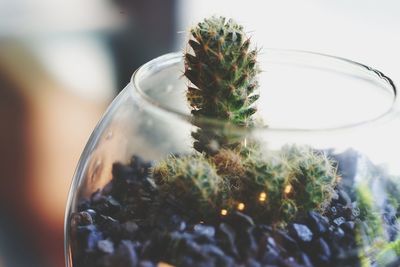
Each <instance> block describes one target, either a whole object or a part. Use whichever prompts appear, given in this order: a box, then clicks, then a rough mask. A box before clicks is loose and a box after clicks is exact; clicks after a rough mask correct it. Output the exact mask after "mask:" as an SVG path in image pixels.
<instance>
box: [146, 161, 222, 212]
mask: <svg viewBox="0 0 400 267" xmlns="http://www.w3.org/2000/svg"><path fill="white" fill-rule="evenodd" d="M152 172H153V178H154V181H155V183H156V185H157V186H158V188H159V192H160V197H161V201H168V200H169V199H171V198H174V201H176V202H178V203H179V205H182V206H183V208H184V210H187V211H190V212H193V211H194V212H195V213H196V216H195V217H196V219H199V220H204V218H206V217H208V216H211V217H212V216H214V214H215V211H216V210H217V207H218V206H219V205H220V203H221V198H222V197H223V195H224V191H225V185H224V180H223V178H221V177H220V176H219V175H218V174H217V170H216V168H215V166H214V165H212V164H211V163H210V162H209V161H208V160H207V159H206V158H205V157H204V155H202V154H196V155H190V156H184V157H174V156H170V157H169V158H167V159H166V160H164V161H161V162H159V163H158V164H157V165H156V166H155V167H154V168H153V171H152Z"/></svg>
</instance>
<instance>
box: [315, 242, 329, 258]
mask: <svg viewBox="0 0 400 267" xmlns="http://www.w3.org/2000/svg"><path fill="white" fill-rule="evenodd" d="M313 246H314V248H315V250H316V252H317V253H318V254H319V255H320V256H323V257H324V258H326V259H327V261H329V259H330V258H331V256H332V253H331V249H330V248H329V245H328V243H326V241H325V240H324V239H323V238H318V239H317V240H316V241H315V242H314V244H313Z"/></svg>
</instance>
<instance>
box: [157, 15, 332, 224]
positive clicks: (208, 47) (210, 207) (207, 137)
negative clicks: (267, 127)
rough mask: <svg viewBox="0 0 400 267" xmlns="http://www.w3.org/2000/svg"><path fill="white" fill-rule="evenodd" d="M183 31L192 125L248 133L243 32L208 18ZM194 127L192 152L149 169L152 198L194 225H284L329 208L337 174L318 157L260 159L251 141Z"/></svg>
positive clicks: (250, 109)
mask: <svg viewBox="0 0 400 267" xmlns="http://www.w3.org/2000/svg"><path fill="white" fill-rule="evenodd" d="M190 33H191V37H192V38H191V39H190V40H189V46H190V48H191V50H193V51H189V52H187V53H185V55H184V58H185V73H184V74H185V76H186V77H187V78H188V80H189V81H190V83H191V84H190V85H189V87H188V90H187V100H188V102H189V105H190V107H191V108H192V111H191V113H192V115H193V117H194V121H195V122H198V121H203V118H207V119H211V121H213V120H214V121H215V120H217V121H219V122H221V121H222V122H224V123H223V124H224V125H225V124H230V125H234V127H239V128H240V127H243V128H250V127H252V126H253V125H254V124H255V120H254V118H253V116H252V115H253V114H254V113H255V112H256V108H255V106H254V103H255V101H256V100H257V99H258V97H259V95H258V94H257V93H256V89H257V87H258V84H257V80H256V78H257V77H256V76H257V74H258V73H259V72H260V70H259V67H258V64H257V61H256V56H257V50H256V49H251V48H250V38H248V37H246V34H245V32H244V30H243V27H242V26H240V25H238V24H237V23H235V22H234V21H232V20H226V19H225V18H223V17H212V18H210V19H206V20H204V21H203V22H200V23H199V24H198V25H197V26H196V27H194V28H193V29H192V30H191V31H190ZM217 124H218V123H217ZM197 126H199V127H198V129H197V131H195V132H193V133H192V136H193V138H194V139H195V140H194V149H195V150H197V151H196V152H194V153H193V154H191V155H186V156H181V157H173V156H171V157H169V158H167V159H165V160H162V161H160V162H158V164H156V166H155V167H154V168H153V178H154V181H155V183H156V184H157V185H158V187H159V190H160V193H159V195H160V197H161V198H162V199H164V200H165V201H168V198H171V196H173V197H174V199H175V200H177V201H179V202H180V205H181V206H182V207H184V209H185V210H190V211H193V210H195V211H196V216H195V218H194V219H196V220H202V221H207V220H208V219H209V218H216V217H217V216H225V215H227V214H228V213H229V212H231V211H232V210H233V209H238V210H241V211H243V212H246V213H248V214H251V215H252V216H253V218H255V219H260V220H262V221H263V222H271V223H273V224H285V223H286V222H288V221H290V220H291V219H293V218H294V216H296V214H297V213H298V212H302V211H307V210H315V209H319V210H321V211H322V210H323V209H324V208H325V207H326V206H327V205H328V204H329V202H330V200H331V198H332V195H333V191H334V187H335V185H336V183H337V180H338V176H337V174H336V168H335V167H334V163H333V162H331V160H329V159H328V158H327V157H326V156H325V155H324V154H323V153H321V152H316V151H314V150H313V149H311V148H310V147H305V146H304V147H301V146H295V145H288V146H286V147H284V148H282V149H281V150H279V151H269V152H268V155H264V154H263V153H262V151H263V149H262V148H261V145H260V144H259V143H258V142H257V141H254V140H253V141H251V142H250V141H249V140H245V138H244V137H243V136H242V137H241V136H240V135H239V138H238V136H235V135H233V134H230V132H229V131H224V127H220V128H218V127H208V126H206V125H203V124H197ZM161 201H163V200H161Z"/></svg>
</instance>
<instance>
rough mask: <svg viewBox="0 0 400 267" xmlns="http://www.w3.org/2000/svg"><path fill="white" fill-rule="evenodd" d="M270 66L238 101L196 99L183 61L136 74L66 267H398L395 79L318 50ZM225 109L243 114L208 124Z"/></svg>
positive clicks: (82, 201) (97, 134)
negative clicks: (254, 87) (251, 90)
mask: <svg viewBox="0 0 400 267" xmlns="http://www.w3.org/2000/svg"><path fill="white" fill-rule="evenodd" d="M263 56H264V58H265V60H264V61H262V70H263V71H262V73H261V74H260V79H259V85H260V86H259V92H258V93H257V94H256V93H252V94H249V95H248V98H247V99H246V100H245V101H242V102H241V103H239V104H238V103H236V102H234V101H233V100H232V101H233V102H232V101H231V102H226V101H222V102H218V101H219V99H218V97H221V96H217V97H215V96H214V95H206V96H205V95H201V94H199V92H198V91H193V90H196V89H195V88H193V87H192V85H191V84H188V81H187V79H186V78H185V77H184V75H183V73H185V75H186V76H190V75H188V73H187V71H188V59H187V56H185V59H184V57H182V55H181V54H180V53H175V54H168V55H164V56H161V57H159V58H157V59H154V60H152V61H150V62H149V63H147V64H145V65H144V66H142V67H141V68H139V69H138V70H137V71H136V72H135V74H134V75H133V77H132V80H131V81H130V83H129V84H128V85H127V87H126V88H125V89H124V90H123V91H122V92H121V93H120V94H119V96H118V97H117V98H116V99H115V100H114V102H113V103H112V104H111V106H110V107H109V108H108V110H107V112H106V113H105V115H104V117H103V118H102V119H101V121H100V122H99V124H98V126H97V127H96V129H95V130H94V132H93V134H92V136H91V137H90V140H89V142H88V144H87V146H86V148H85V150H84V152H83V154H82V157H81V160H80V162H79V164H78V167H77V170H76V174H75V177H74V180H73V184H72V187H71V191H70V195H69V201H68V207H67V213H66V231H65V252H66V265H67V266H68V267H82V266H85V267H91V266H102V267H106V266H113V267H123V266H124V267H125V266H140V267H144V266H305V267H310V266H399V265H400V236H399V230H400V228H399V222H398V219H397V217H398V214H399V211H400V205H399V203H400V178H399V177H400V176H399V174H400V171H399V168H398V163H399V161H398V160H399V159H398V156H397V153H396V152H397V150H396V149H395V141H396V140H394V139H393V137H394V136H393V134H392V129H393V127H394V125H395V123H396V122H395V119H396V116H398V112H399V106H398V100H397V98H396V94H397V93H396V89H395V86H394V85H393V83H392V81H391V80H390V79H389V78H388V77H386V76H385V75H383V74H382V73H381V72H379V71H376V70H374V69H372V68H369V67H367V66H365V65H362V64H358V63H356V62H353V61H350V60H346V59H342V58H337V57H332V56H327V55H322V54H317V53H310V52H301V51H284V50H264V55H263ZM189 64H190V62H189ZM189 69H190V68H189ZM189 80H191V81H192V82H193V80H195V79H194V78H193V77H192V79H190V77H189ZM247 85H248V86H249V85H251V83H249V84H247ZM207 94H212V93H207ZM206 97H208V98H207V99H206ZM223 99H229V97H225V98H223ZM207 101H210V103H211V104H210V103H208V102H207ZM217 102H218V103H217ZM216 103H217V104H218V105H216V106H215V108H211V107H213V105H214V104H216ZM221 103H222V104H221ZM232 103H233V104H232ZM246 103H249V105H248V106H246V108H243V105H245V104H246ZM240 105H241V106H240ZM254 105H256V106H257V108H258V109H257V111H256V110H255V108H254ZM221 106H222V107H223V108H226V107H227V106H228V107H229V108H232V109H233V110H240V112H239V113H235V112H232V113H230V112H226V114H224V116H226V118H227V119H220V118H216V116H196V114H197V113H198V112H199V110H200V111H202V112H208V114H215V113H216V112H220V110H219V108H220V107H221ZM237 106H240V109H239V108H238V109H235V108H236V107H237ZM250 118H251V119H250ZM237 121H240V123H235V122H237ZM249 125H251V127H247V126H249ZM396 164H397V165H396ZM396 167H397V168H396Z"/></svg>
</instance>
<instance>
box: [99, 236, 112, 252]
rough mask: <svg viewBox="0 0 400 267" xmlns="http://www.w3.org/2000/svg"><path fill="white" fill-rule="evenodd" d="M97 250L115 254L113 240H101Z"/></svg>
mask: <svg viewBox="0 0 400 267" xmlns="http://www.w3.org/2000/svg"><path fill="white" fill-rule="evenodd" d="M97 248H98V249H99V250H100V251H101V252H104V253H107V254H111V253H113V252H114V243H113V242H112V241H111V240H108V239H106V240H100V241H98V242H97Z"/></svg>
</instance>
